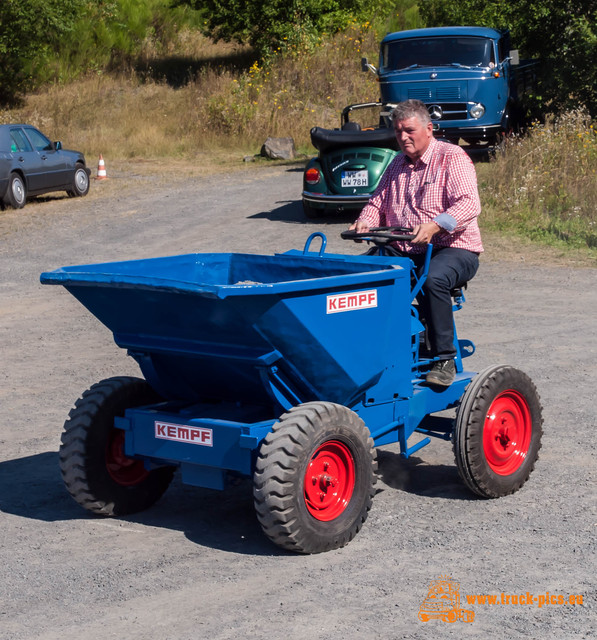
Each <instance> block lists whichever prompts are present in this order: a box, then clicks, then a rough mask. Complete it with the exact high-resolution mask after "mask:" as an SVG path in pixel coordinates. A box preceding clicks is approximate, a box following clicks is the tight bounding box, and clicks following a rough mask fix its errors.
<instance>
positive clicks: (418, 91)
mask: <svg viewBox="0 0 597 640" xmlns="http://www.w3.org/2000/svg"><path fill="white" fill-rule="evenodd" d="M408 97H409V98H412V99H414V100H422V101H423V102H427V101H428V100H460V87H411V88H410V89H409V90H408Z"/></svg>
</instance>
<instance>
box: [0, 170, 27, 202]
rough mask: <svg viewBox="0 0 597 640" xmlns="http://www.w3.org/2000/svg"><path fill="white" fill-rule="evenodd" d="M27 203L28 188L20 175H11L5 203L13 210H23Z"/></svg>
mask: <svg viewBox="0 0 597 640" xmlns="http://www.w3.org/2000/svg"><path fill="white" fill-rule="evenodd" d="M25 202H27V187H26V186H25V181H24V180H23V177H22V176H21V174H20V173H11V174H10V180H9V182H8V188H7V189H6V193H5V195H4V203H5V204H7V205H8V206H10V207H12V208H13V209H22V208H23V207H24V206H25Z"/></svg>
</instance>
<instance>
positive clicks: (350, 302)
mask: <svg viewBox="0 0 597 640" xmlns="http://www.w3.org/2000/svg"><path fill="white" fill-rule="evenodd" d="M371 307H377V289H370V290H369V291H356V292H355V293H338V294H336V295H334V296H328V297H327V304H326V313H340V312H341V311H356V310H357V309H370V308H371Z"/></svg>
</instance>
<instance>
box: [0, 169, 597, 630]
mask: <svg viewBox="0 0 597 640" xmlns="http://www.w3.org/2000/svg"><path fill="white" fill-rule="evenodd" d="M109 175H110V174H109ZM222 184H223V180H222V178H221V177H218V176H213V177H204V178H197V177H190V176H189V177H184V176H181V175H179V176H171V177H162V178H155V177H152V176H150V175H141V174H140V173H137V174H136V173H135V172H134V171H132V170H126V171H124V170H123V171H122V172H120V173H118V172H116V173H113V174H112V175H111V177H110V179H109V180H107V181H105V182H101V183H94V184H92V190H91V193H90V194H89V196H88V197H86V198H82V199H68V198H66V197H64V198H63V197H62V196H60V195H59V196H57V197H48V198H44V199H42V200H41V201H38V202H33V203H29V204H27V206H26V208H25V209H24V210H22V211H12V210H7V211H5V212H0V274H1V275H0V345H1V352H0V353H1V363H2V366H1V367H0V380H1V381H2V384H1V385H0V444H1V449H0V638H2V639H3V640H4V639H6V640H25V639H27V640H33V639H36V638H39V639H42V638H43V640H52V639H54V638H56V639H58V638H59V639H60V640H62V639H63V638H68V637H84V638H87V639H88V640H96V639H97V640H106V639H108V638H119V639H120V638H127V639H129V640H132V639H143V640H145V639H154V638H155V639H159V640H167V639H172V640H187V639H189V640H190V639H195V638H210V639H212V640H213V639H225V638H234V639H236V638H251V639H252V638H268V639H270V638H285V639H286V640H293V639H299V640H301V639H307V638H332V639H335V638H349V639H352V638H355V639H360V638H368V637H375V638H382V639H385V638H388V639H394V638H437V637H441V638H465V637H484V638H493V637H495V638H498V637H499V638H537V639H539V638H541V639H545V638H554V639H555V638H557V639H558V640H561V639H567V638H595V637H596V636H597V610H596V605H597V601H596V595H597V593H596V588H595V573H596V571H595V570H596V562H595V552H596V545H595V540H596V532H597V513H596V509H595V506H596V501H595V484H594V482H595V433H596V428H597V424H596V418H595V400H594V398H593V394H594V393H595V372H596V368H595V362H596V361H597V353H596V349H595V317H596V316H597V288H596V287H595V279H596V275H597V270H595V269H591V268H574V267H570V266H550V264H549V262H547V261H544V262H543V263H539V264H533V263H532V261H528V260H526V261H523V260H522V259H520V257H516V259H515V260H503V259H499V260H498V259H497V258H496V252H493V253H492V252H491V251H490V252H488V255H487V256H485V257H484V258H483V261H482V266H481V269H480V271H479V274H478V276H477V277H476V278H475V280H474V281H473V282H472V283H471V285H470V287H469V291H468V295H467V300H468V301H467V304H466V305H465V308H464V310H463V311H461V312H460V313H459V317H458V324H459V333H460V335H461V337H467V338H470V339H472V340H474V342H475V343H476V345H477V352H476V354H475V355H474V356H473V357H472V358H470V359H469V360H468V361H467V366H468V368H471V369H473V370H481V369H483V368H485V367H488V366H490V365H493V364H499V363H505V364H511V365H513V366H516V367H519V368H521V369H523V370H524V371H526V372H527V373H528V374H529V375H530V376H531V377H532V378H533V380H534V382H535V384H536V385H537V387H538V389H539V392H540V394H541V397H542V402H543V405H544V418H545V424H544V431H545V434H544V438H543V448H542V450H541V455H540V459H539V462H538V464H537V468H536V470H535V472H534V473H533V474H532V476H531V479H530V481H529V482H528V483H527V484H526V485H525V486H524V487H523V489H522V490H521V491H519V492H518V493H516V494H514V495H512V496H509V497H506V498H501V499H499V500H489V501H488V500H482V499H477V498H475V497H474V496H473V495H472V494H471V493H470V492H469V491H468V490H467V489H466V487H465V486H464V485H463V483H462V482H461V481H460V479H459V476H458V474H457V471H456V467H455V464H454V459H453V455H452V451H451V447H450V445H449V444H448V443H446V442H443V441H441V440H434V441H432V443H431V444H430V445H429V446H427V447H425V448H423V449H422V450H421V451H420V452H417V454H415V456H414V457H412V458H410V459H408V460H403V459H401V458H400V457H399V455H398V449H397V447H395V446H390V447H386V448H384V449H383V450H381V451H380V453H379V460H380V469H379V476H380V481H379V483H378V487H379V492H378V494H377V495H376V497H375V499H374V503H373V508H372V510H371V513H370V515H369V518H368V520H367V522H366V523H365V525H364V527H363V529H362V530H361V532H360V533H359V534H358V535H357V537H356V538H355V539H354V540H353V541H352V542H351V543H350V544H349V545H348V546H347V547H345V548H344V549H340V550H337V551H332V552H329V553H325V554H319V555H315V556H297V555H292V554H288V553H285V552H283V551H281V550H278V549H277V548H276V547H274V546H272V544H271V543H270V542H269V541H268V540H267V539H266V538H265V537H264V536H263V534H262V532H261V530H260V527H259V525H258V523H257V521H256V518H255V515H254V511H253V503H252V496H251V486H250V483H249V482H243V483H241V484H239V485H238V486H236V487H234V488H233V489H231V490H229V491H227V492H224V493H219V492H214V491H209V490H203V489H196V488H193V487H188V486H183V485H182V484H181V483H180V481H179V480H178V479H175V481H174V483H173V485H172V486H171V488H170V489H169V490H168V492H167V493H166V495H165V496H164V498H163V499H162V500H161V501H160V502H159V503H158V504H156V505H155V506H154V507H153V508H151V509H150V510H148V511H147V512H144V513H142V514H140V515H138V516H135V517H128V518H122V519H102V518H98V517H93V516H91V515H89V514H87V513H86V512H85V511H83V510H82V509H81V508H80V507H79V506H78V505H77V504H75V502H74V501H73V500H72V499H71V498H70V497H69V496H68V494H67V493H66V491H65V489H64V488H63V485H62V481H61V478H60V475H59V471H58V454H57V450H58V444H59V439H60V433H61V430H62V425H63V422H64V420H65V418H66V415H67V413H68V411H69V409H70V408H71V406H72V404H73V402H74V401H75V400H76V398H77V397H79V396H80V394H81V393H82V392H83V391H84V390H85V389H86V388H88V387H89V386H90V385H92V384H93V383H94V382H97V381H99V380H101V379H103V378H106V377H109V376H112V375H121V374H124V375H126V374H128V375H138V369H137V366H136V364H135V363H134V361H133V360H132V359H130V358H127V356H126V354H125V353H124V351H121V350H119V349H118V348H117V347H116V346H115V345H114V342H113V340H112V336H111V333H110V332H109V331H108V330H107V329H106V328H104V327H103V326H102V325H100V323H99V322H98V321H96V320H95V318H93V317H92V316H91V315H90V314H88V312H87V311H86V310H85V309H84V308H83V307H82V306H80V305H79V304H78V303H77V302H76V301H75V299H74V298H72V297H71V296H70V295H69V294H68V293H67V292H66V291H64V290H63V289H62V288H60V287H42V286H41V285H40V284H39V274H40V272H42V271H46V270H51V269H55V268H57V267H60V266H64V265H69V264H80V263H86V262H100V261H109V260H117V259H131V258H142V257H152V256H159V255H172V254H177V253H186V252H194V251H198V252H209V251H244V252H251V253H272V252H274V251H283V250H287V249H290V248H302V246H303V244H304V241H305V239H306V237H307V235H308V234H309V233H310V232H312V231H314V230H321V231H324V232H325V233H326V234H327V235H328V239H329V250H332V251H338V252H354V253H357V252H359V251H361V250H362V249H361V248H359V247H357V246H356V245H353V244H349V243H346V242H344V241H342V240H341V239H340V237H339V232H340V231H341V230H342V229H344V228H345V227H346V225H347V222H348V221H347V220H346V219H341V218H340V219H335V220H329V219H328V220H325V221H321V222H318V221H315V222H313V221H309V222H305V220H304V219H303V216H302V212H301V207H300V202H299V200H298V196H299V194H300V189H301V170H300V168H298V167H288V166H287V167H279V166H278V167H267V168H259V169H255V170H245V171H240V172H238V173H235V174H232V175H231V176H228V177H227V178H226V188H225V189H222ZM440 575H449V576H451V578H452V579H453V580H455V581H458V582H459V583H460V589H461V597H462V599H463V604H462V606H463V607H465V608H467V609H469V610H473V611H474V613H475V619H474V621H473V622H470V623H466V622H464V621H462V620H459V621H457V622H455V623H454V624H447V623H445V622H443V621H441V620H434V621H429V622H421V621H420V620H419V619H418V617H417V615H418V611H419V607H420V605H421V603H422V602H423V600H424V598H425V597H426V595H427V590H428V587H429V583H430V581H431V580H434V579H436V578H438V576H440ZM471 594H475V595H476V594H479V595H484V594H488V595H497V599H498V604H496V605H493V606H492V605H488V604H479V603H478V602H477V603H475V604H472V605H469V604H467V602H466V598H465V595H471ZM501 594H505V596H511V595H516V596H520V595H522V594H525V595H526V594H532V595H534V596H535V597H537V598H538V601H537V602H536V603H535V604H533V605H530V604H528V605H524V604H518V605H516V604H499V603H501V597H502V596H501ZM547 594H549V596H547ZM552 595H556V596H558V595H562V596H564V597H565V598H566V599H568V596H569V595H575V596H576V595H578V596H582V604H574V605H572V604H565V605H559V604H557V598H556V600H555V602H556V603H555V604H554V603H552V602H551V596H552ZM539 596H542V597H543V600H544V602H545V604H544V605H543V606H541V607H540V606H539ZM512 601H513V599H511V600H510V602H512ZM579 601H580V600H579ZM575 602H576V600H575Z"/></svg>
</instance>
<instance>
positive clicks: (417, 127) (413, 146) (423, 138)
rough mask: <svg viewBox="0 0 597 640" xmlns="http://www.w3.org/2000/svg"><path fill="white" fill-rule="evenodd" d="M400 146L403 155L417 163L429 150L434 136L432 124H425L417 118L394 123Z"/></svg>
mask: <svg viewBox="0 0 597 640" xmlns="http://www.w3.org/2000/svg"><path fill="white" fill-rule="evenodd" d="M394 131H395V132H396V138H397V140H398V146H399V147H400V150H401V151H402V153H404V154H405V155H407V156H408V157H409V158H410V159H411V160H412V161H413V162H416V161H417V160H418V159H419V158H420V157H421V156H422V155H423V154H424V153H425V151H426V150H427V147H428V146H429V143H430V142H431V138H432V136H433V125H432V124H431V122H429V123H428V124H426V125H425V124H423V123H422V122H421V121H420V120H419V118H417V117H416V116H415V117H413V118H407V119H406V120H399V121H398V122H395V123H394Z"/></svg>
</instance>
